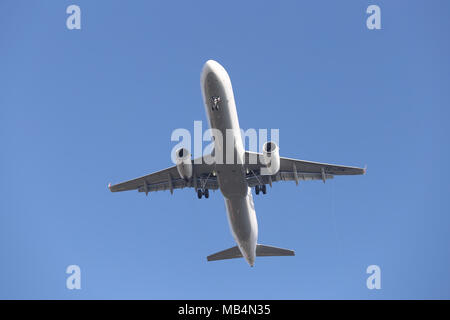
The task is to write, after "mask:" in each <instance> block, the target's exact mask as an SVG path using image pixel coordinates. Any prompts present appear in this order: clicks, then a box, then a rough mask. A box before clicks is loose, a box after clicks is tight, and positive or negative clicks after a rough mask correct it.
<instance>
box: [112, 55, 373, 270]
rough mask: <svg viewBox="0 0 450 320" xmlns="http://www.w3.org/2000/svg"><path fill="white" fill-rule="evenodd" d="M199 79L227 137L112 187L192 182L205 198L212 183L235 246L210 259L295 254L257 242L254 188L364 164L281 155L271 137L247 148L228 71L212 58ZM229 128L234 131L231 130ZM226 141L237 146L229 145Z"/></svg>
mask: <svg viewBox="0 0 450 320" xmlns="http://www.w3.org/2000/svg"><path fill="white" fill-rule="evenodd" d="M200 85H201V90H202V95H203V102H204V106H205V109H206V115H207V118H208V122H209V125H210V127H211V128H214V129H216V130H218V131H220V132H221V133H222V136H223V137H224V139H214V148H213V152H212V153H211V154H209V155H206V156H202V158H203V159H199V158H197V159H191V154H190V152H189V150H187V149H185V148H180V149H178V150H176V151H175V157H176V165H174V166H172V167H170V168H167V169H164V170H161V171H158V172H155V173H151V174H149V175H145V176H142V177H139V178H136V179H133V180H129V181H125V182H122V183H118V184H115V185H111V184H109V185H108V187H109V190H110V191H111V192H118V191H127V190H138V191H139V192H145V194H146V195H148V193H149V192H154V191H160V190H170V192H171V193H172V194H173V191H174V190H175V189H181V188H185V187H189V188H193V189H194V190H195V192H196V193H197V196H198V198H199V199H201V198H202V197H203V196H204V197H205V198H209V190H210V189H211V190H217V189H220V191H221V193H222V195H223V197H224V198H225V207H226V211H227V216H228V222H229V226H230V229H231V233H232V235H233V238H234V240H235V241H236V243H237V246H234V247H232V248H229V249H226V250H223V251H220V252H217V253H214V254H211V255H209V256H207V261H217V260H225V259H233V258H242V257H243V258H244V259H245V260H246V261H247V263H248V264H249V265H250V266H251V267H253V266H254V263H255V257H261V256H294V255H295V253H294V251H293V250H289V249H283V248H278V247H273V246H268V245H263V244H259V243H258V241H257V240H258V223H257V219H256V213H255V205H254V201H253V196H252V188H254V189H255V193H256V194H257V195H258V194H259V193H260V192H261V193H262V194H266V192H267V188H266V186H267V185H270V186H271V187H272V183H273V182H277V181H295V183H296V184H297V185H298V182H299V181H303V180H322V181H323V182H324V183H325V181H326V180H327V179H332V178H333V177H334V176H335V175H336V176H337V175H360V174H365V172H366V169H365V168H358V167H348V166H341V165H335V164H327V163H319V162H311V161H305V160H297V159H290V158H284V157H280V155H279V147H278V145H277V144H276V143H275V142H273V141H268V142H266V143H265V144H264V145H263V147H262V153H255V152H250V151H246V150H245V149H244V145H243V141H242V135H241V129H240V126H239V121H238V115H237V111H236V104H235V100H234V94H233V89H232V86H231V80H230V77H229V75H228V73H227V71H226V70H225V69H224V67H222V66H221V65H220V64H219V63H218V62H216V61H214V60H208V61H207V62H206V63H205V64H204V66H203V69H202V72H201V78H200ZM227 130H228V131H230V132H232V134H231V135H227V134H226V131H227ZM227 140H228V141H227ZM231 140H233V141H231ZM228 143H232V146H234V147H231V148H227V147H226V146H228ZM227 152H228V154H227ZM218 154H221V155H223V158H222V159H224V158H226V159H229V158H228V157H227V156H229V157H231V159H236V160H235V161H232V162H231V163H230V162H229V161H227V162H226V163H222V162H223V161H215V160H216V159H218V157H217V156H216V155H218ZM211 157H212V158H211ZM255 159H256V160H255ZM198 160H201V161H198Z"/></svg>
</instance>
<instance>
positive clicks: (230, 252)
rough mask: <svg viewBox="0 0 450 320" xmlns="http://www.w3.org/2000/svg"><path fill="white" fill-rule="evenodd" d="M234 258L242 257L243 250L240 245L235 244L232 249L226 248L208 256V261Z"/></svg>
mask: <svg viewBox="0 0 450 320" xmlns="http://www.w3.org/2000/svg"><path fill="white" fill-rule="evenodd" d="M234 258H242V253H241V250H239V248H238V246H234V247H232V248H230V249H226V250H223V251H220V252H217V253H214V254H212V255H210V256H208V257H206V259H208V261H216V260H225V259H234Z"/></svg>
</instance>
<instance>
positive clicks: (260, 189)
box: [255, 184, 267, 194]
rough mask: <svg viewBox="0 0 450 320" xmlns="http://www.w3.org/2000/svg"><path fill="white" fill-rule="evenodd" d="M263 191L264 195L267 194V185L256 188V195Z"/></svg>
mask: <svg viewBox="0 0 450 320" xmlns="http://www.w3.org/2000/svg"><path fill="white" fill-rule="evenodd" d="M260 191H262V193H263V194H266V193H267V189H266V185H265V184H263V185H262V186H255V193H256V194H259V192H260Z"/></svg>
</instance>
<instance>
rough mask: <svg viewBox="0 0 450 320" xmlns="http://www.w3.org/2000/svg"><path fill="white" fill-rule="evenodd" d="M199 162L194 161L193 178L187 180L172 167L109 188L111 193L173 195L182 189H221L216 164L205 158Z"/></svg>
mask: <svg viewBox="0 0 450 320" xmlns="http://www.w3.org/2000/svg"><path fill="white" fill-rule="evenodd" d="M196 162H197V161H195V160H194V161H193V164H192V166H193V177H192V178H191V179H188V180H185V179H183V178H181V177H180V174H179V173H178V170H177V167H176V166H172V167H170V168H167V169H164V170H161V171H157V172H154V173H151V174H148V175H146V176H142V177H139V178H136V179H132V180H128V181H124V182H121V183H118V184H114V185H111V184H110V185H109V186H108V188H109V190H111V192H119V191H128V190H137V191H139V192H145V193H146V194H148V193H149V192H154V191H163V190H170V192H171V193H173V190H174V189H182V188H195V189H197V188H203V189H204V188H206V189H211V190H216V189H218V188H219V185H218V183H217V178H216V176H215V174H214V164H208V163H211V162H210V160H206V161H205V158H203V161H202V163H201V164H196Z"/></svg>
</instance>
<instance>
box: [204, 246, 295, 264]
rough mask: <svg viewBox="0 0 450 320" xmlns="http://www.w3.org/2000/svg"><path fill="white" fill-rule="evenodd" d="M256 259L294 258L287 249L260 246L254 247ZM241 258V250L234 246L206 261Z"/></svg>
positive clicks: (292, 253) (291, 251)
mask: <svg viewBox="0 0 450 320" xmlns="http://www.w3.org/2000/svg"><path fill="white" fill-rule="evenodd" d="M256 256H257V257H281V256H295V252H294V251H293V250H289V249H283V248H277V247H272V246H265V245H262V244H257V245H256ZM235 258H242V253H241V250H239V247H238V246H234V247H232V248H230V249H226V250H223V251H219V252H217V253H214V254H212V255H209V256H208V257H207V260H208V261H217V260H226V259H235Z"/></svg>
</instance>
